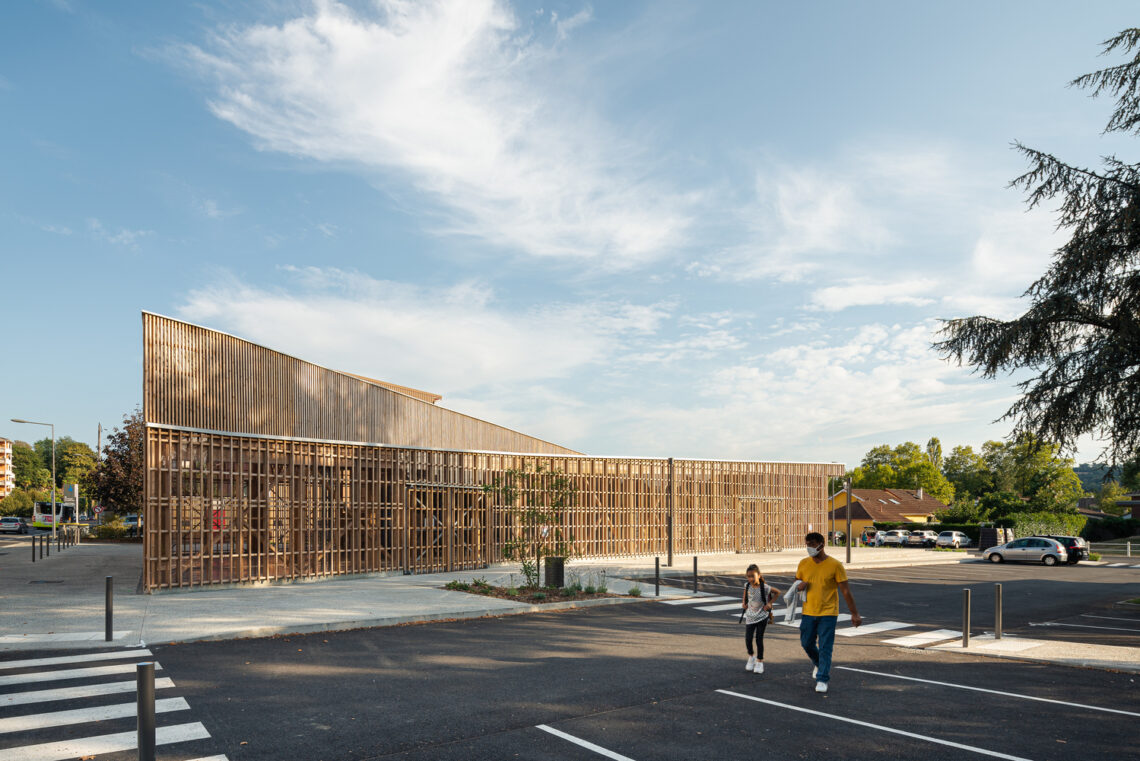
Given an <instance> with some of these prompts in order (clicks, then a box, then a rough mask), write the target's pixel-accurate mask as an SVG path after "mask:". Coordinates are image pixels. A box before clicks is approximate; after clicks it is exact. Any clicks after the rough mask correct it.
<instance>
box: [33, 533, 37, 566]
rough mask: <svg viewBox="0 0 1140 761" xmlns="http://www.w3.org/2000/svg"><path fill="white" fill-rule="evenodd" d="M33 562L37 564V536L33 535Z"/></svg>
mask: <svg viewBox="0 0 1140 761" xmlns="http://www.w3.org/2000/svg"><path fill="white" fill-rule="evenodd" d="M32 562H33V563H34V562H36V535H35V534H32Z"/></svg>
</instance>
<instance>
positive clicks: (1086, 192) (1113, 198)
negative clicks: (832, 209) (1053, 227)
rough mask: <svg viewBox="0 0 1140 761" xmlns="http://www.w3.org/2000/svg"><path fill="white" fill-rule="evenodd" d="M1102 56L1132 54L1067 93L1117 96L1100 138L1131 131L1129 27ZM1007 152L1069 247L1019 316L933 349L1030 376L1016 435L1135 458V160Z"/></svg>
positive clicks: (987, 323)
mask: <svg viewBox="0 0 1140 761" xmlns="http://www.w3.org/2000/svg"><path fill="white" fill-rule="evenodd" d="M1133 51H1136V53H1135V54H1133ZM1112 52H1120V53H1124V54H1133V55H1132V57H1131V59H1130V60H1127V61H1125V62H1124V63H1122V64H1119V65H1117V66H1110V67H1108V68H1105V69H1101V70H1099V71H1095V72H1092V73H1091V74H1085V75H1084V76H1081V77H1078V78H1077V79H1075V80H1073V81H1072V82H1071V85H1075V86H1077V87H1083V88H1088V89H1089V90H1090V91H1091V93H1092V95H1093V96H1099V95H1110V96H1113V97H1115V98H1116V103H1117V105H1116V109H1115V111H1114V112H1113V114H1112V117H1111V118H1110V119H1109V121H1108V125H1107V126H1106V127H1105V132H1120V133H1124V134H1132V135H1136V134H1140V29H1126V30H1124V31H1123V32H1121V33H1120V34H1118V35H1117V36H1115V37H1113V38H1112V39H1110V40H1107V41H1106V42H1105V43H1104V53H1105V54H1106V55H1107V54H1109V53H1112ZM1016 148H1017V150H1018V151H1020V152H1021V153H1022V154H1023V155H1024V156H1025V157H1026V158H1027V159H1028V160H1029V163H1030V169H1029V171H1028V172H1026V173H1025V174H1023V175H1021V176H1020V177H1018V178H1017V179H1015V180H1013V182H1012V183H1011V185H1012V186H1013V187H1017V188H1020V189H1022V190H1024V191H1025V192H1026V193H1027V194H1028V205H1029V207H1030V208H1033V207H1035V206H1038V205H1039V204H1042V203H1046V202H1049V201H1053V200H1054V199H1056V200H1058V201H1059V217H1058V225H1059V227H1060V228H1061V229H1064V230H1067V231H1068V232H1069V234H1070V237H1069V240H1068V242H1066V243H1065V244H1064V245H1062V246H1061V247H1060V248H1059V249H1057V250H1056V251H1055V252H1054V254H1053V261H1052V264H1051V265H1050V267H1049V269H1048V271H1047V272H1046V273H1045V274H1044V275H1043V276H1042V277H1041V278H1040V279H1039V280H1037V282H1035V283H1033V285H1031V286H1030V287H1029V289H1028V290H1027V291H1026V292H1025V295H1026V296H1027V297H1028V298H1029V299H1030V300H1031V303H1030V306H1029V308H1028V309H1027V310H1026V312H1025V313H1024V314H1022V315H1021V316H1020V317H1017V318H1015V319H1012V320H999V319H995V318H993V317H984V316H975V317H965V318H961V319H955V320H949V321H946V322H945V324H944V326H943V329H942V338H943V340H941V341H939V342H936V343H935V344H934V346H935V348H936V349H937V350H938V351H940V352H941V353H942V354H943V356H944V357H946V358H947V359H951V360H956V361H957V362H959V363H960V364H966V365H971V366H973V367H974V368H975V369H976V370H978V371H980V372H981V374H982V376H983V377H986V378H993V377H995V376H997V375H998V374H999V373H1012V372H1015V371H1019V370H1029V371H1031V372H1032V373H1033V375H1032V377H1029V378H1028V379H1026V380H1024V381H1022V382H1021V383H1019V384H1018V385H1019V387H1020V389H1021V391H1022V396H1021V398H1020V399H1018V400H1017V401H1016V402H1015V403H1014V404H1013V406H1011V407H1010V408H1009V410H1008V411H1007V412H1006V413H1005V415H1004V416H1003V418H1002V419H1008V420H1011V421H1012V422H1013V425H1014V436H1015V437H1020V436H1021V435H1022V434H1031V435H1032V436H1034V437H1035V438H1036V440H1038V441H1042V442H1046V441H1053V442H1057V443H1059V444H1061V445H1062V446H1063V447H1064V448H1065V449H1071V448H1073V446H1074V445H1075V443H1076V440H1077V438H1078V437H1080V436H1082V435H1085V434H1092V435H1093V436H1095V437H1097V438H1099V439H1101V440H1103V441H1104V442H1106V444H1105V451H1106V453H1107V454H1108V455H1109V458H1108V461H1109V462H1116V463H1123V462H1125V461H1127V460H1129V459H1131V458H1133V457H1135V456H1136V454H1137V453H1138V452H1140V163H1134V162H1133V163H1130V162H1128V161H1125V160H1122V159H1119V158H1117V157H1116V156H1107V157H1105V158H1104V159H1103V165H1102V166H1101V167H1100V168H1099V169H1090V168H1086V167H1079V166H1074V165H1072V164H1068V163H1065V162H1064V161H1061V160H1060V159H1058V158H1056V157H1055V156H1052V155H1050V154H1048V153H1046V152H1044V151H1040V150H1036V149H1033V148H1029V147H1027V146H1025V145H1022V144H1020V143H1017V144H1016Z"/></svg>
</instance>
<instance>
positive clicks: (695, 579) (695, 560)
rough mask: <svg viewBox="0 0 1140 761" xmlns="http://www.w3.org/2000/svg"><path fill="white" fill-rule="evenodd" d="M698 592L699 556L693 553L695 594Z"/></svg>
mask: <svg viewBox="0 0 1140 761" xmlns="http://www.w3.org/2000/svg"><path fill="white" fill-rule="evenodd" d="M696 593H697V556H696V555H693V594H696Z"/></svg>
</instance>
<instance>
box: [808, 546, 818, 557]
mask: <svg viewBox="0 0 1140 761" xmlns="http://www.w3.org/2000/svg"><path fill="white" fill-rule="evenodd" d="M807 554H808V557H813V558H814V557H815V556H816V555H818V554H819V547H808V548H807Z"/></svg>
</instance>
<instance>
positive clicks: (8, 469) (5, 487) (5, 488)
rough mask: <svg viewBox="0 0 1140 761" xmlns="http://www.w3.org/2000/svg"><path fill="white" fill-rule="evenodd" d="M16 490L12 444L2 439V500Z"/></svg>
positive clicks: (0, 477) (0, 469) (0, 444)
mask: <svg viewBox="0 0 1140 761" xmlns="http://www.w3.org/2000/svg"><path fill="white" fill-rule="evenodd" d="M15 488H16V472H15V471H14V470H13V469H12V442H11V441H9V440H8V439H0V499H3V498H4V497H7V496H8V495H9V494H11V493H12V490H13V489H15Z"/></svg>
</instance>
